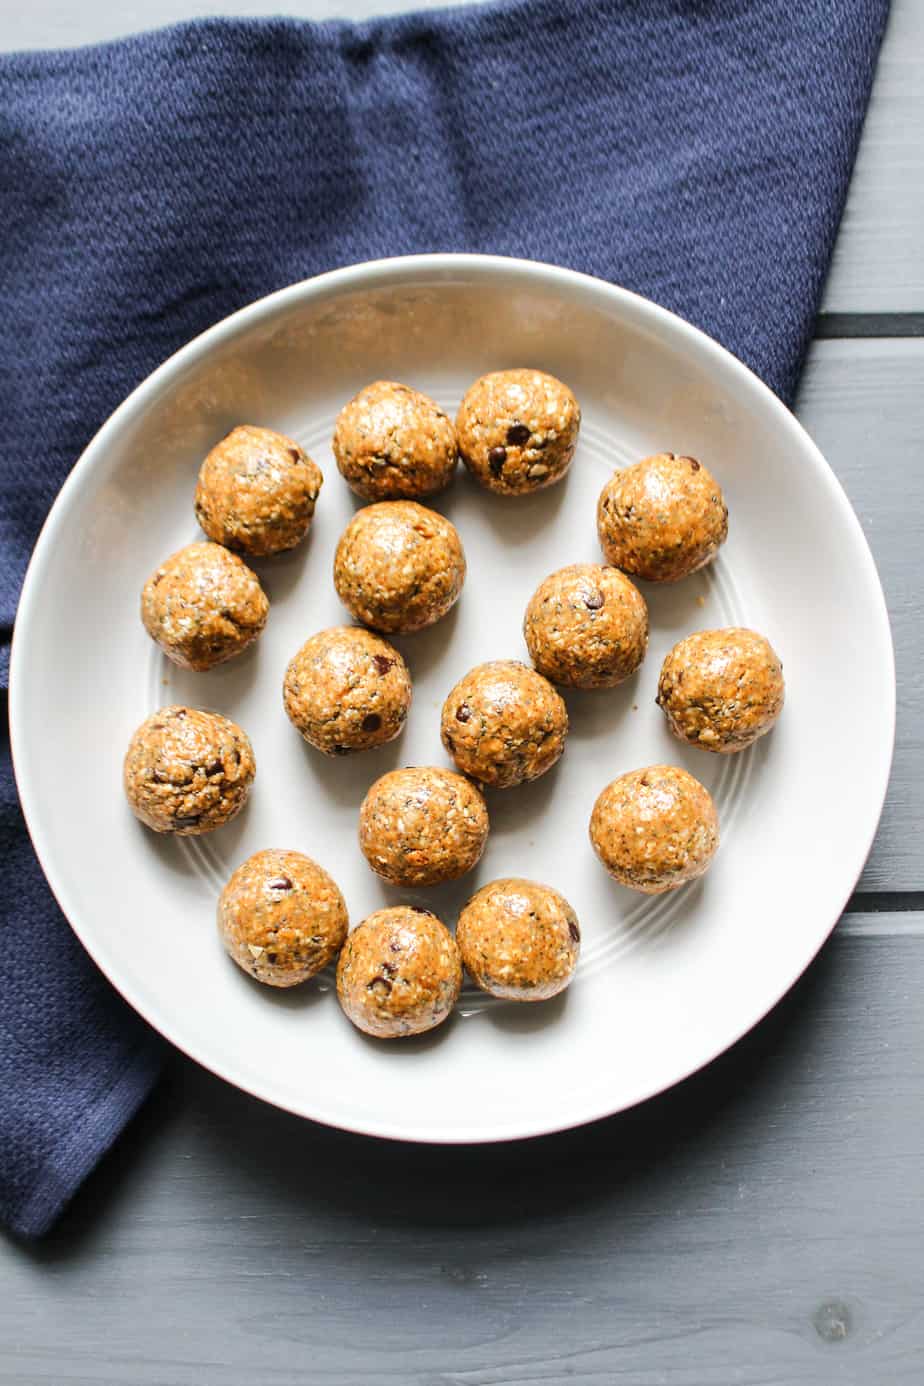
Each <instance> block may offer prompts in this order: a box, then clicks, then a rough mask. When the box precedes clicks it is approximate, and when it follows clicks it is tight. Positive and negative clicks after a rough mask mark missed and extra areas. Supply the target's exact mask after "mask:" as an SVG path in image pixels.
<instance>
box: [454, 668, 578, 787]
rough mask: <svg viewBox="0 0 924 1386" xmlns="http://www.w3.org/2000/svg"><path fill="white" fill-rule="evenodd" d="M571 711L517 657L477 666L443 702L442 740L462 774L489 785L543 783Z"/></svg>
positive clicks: (559, 751) (562, 743)
mask: <svg viewBox="0 0 924 1386" xmlns="http://www.w3.org/2000/svg"><path fill="white" fill-rule="evenodd" d="M567 734H568V710H567V708H566V707H565V704H564V702H563V701H562V699H561V697H560V695H559V694H558V693H556V691H555V689H554V688H553V687H552V685H551V684H550V683H549V682H548V680H547V679H544V678H543V677H542V675H541V674H537V673H536V671H535V669H530V668H528V667H527V666H526V665H525V664H521V663H519V661H518V660H515V659H500V660H493V661H491V662H490V663H488V664H478V665H476V666H475V668H474V669H470V670H469V672H468V673H467V674H466V675H465V677H464V678H463V679H460V680H459V682H458V683H457V684H456V686H455V688H453V690H452V692H451V693H450V694H449V696H448V698H447V699H446V701H445V703H444V704H443V715H442V718H441V721H440V736H441V737H442V741H443V745H444V746H445V747H446V750H447V751H448V752H449V754H450V755H451V756H452V758H453V760H454V761H455V763H456V765H457V766H458V768H459V769H460V770H461V771H462V772H463V774H466V775H471V777H472V779H473V780H478V781H479V783H481V784H485V785H490V786H491V788H492V789H509V788H510V786H511V785H515V784H523V783H524V781H526V780H535V779H538V777H539V776H540V775H544V774H545V772H546V770H551V768H552V766H553V765H554V764H555V762H556V761H557V760H559V759H560V757H561V754H562V752H563V751H564V749H565V737H566V736H567Z"/></svg>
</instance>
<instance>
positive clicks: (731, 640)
mask: <svg viewBox="0 0 924 1386" xmlns="http://www.w3.org/2000/svg"><path fill="white" fill-rule="evenodd" d="M784 697H785V686H784V684H783V666H782V664H781V663H780V661H779V658H778V657H777V655H776V654H775V652H774V650H773V647H772V646H771V645H770V644H769V642H768V641H767V640H765V639H764V637H763V636H762V635H758V634H757V632H756V631H753V630H746V629H741V628H736V627H731V628H730V629H728V630H700V631H697V632H696V634H695V635H688V636H687V638H686V639H685V640H681V641H680V642H679V643H678V644H676V645H675V646H674V648H673V649H672V650H671V652H670V654H669V655H668V656H667V658H666V659H665V661H664V663H663V665H662V666H661V677H660V679H659V680H658V697H657V702H658V706H659V707H661V708H662V709H663V711H664V714H665V716H666V717H667V720H668V724H669V726H670V729H671V731H672V732H673V733H674V735H675V736H677V737H679V738H680V740H681V741H687V742H689V744H690V745H691V746H700V747H702V749H703V750H704V751H718V752H720V753H721V754H726V755H728V754H731V753H732V752H734V751H743V750H744V748H745V747H746V746H751V745H752V744H753V743H754V742H755V741H756V740H757V739H758V737H761V736H763V735H765V733H766V732H768V731H770V729H771V727H772V726H773V724H774V723H775V721H776V719H777V718H778V717H779V715H780V713H781V712H782V710H783V699H784Z"/></svg>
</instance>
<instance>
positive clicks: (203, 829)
mask: <svg viewBox="0 0 924 1386" xmlns="http://www.w3.org/2000/svg"><path fill="white" fill-rule="evenodd" d="M256 770H257V766H256V762H255V761H254V757H253V748H252V746H251V744H250V741H249V739H248V737H247V734H246V733H245V732H243V731H242V730H241V728H240V727H239V726H237V725H236V724H235V723H234V722H231V721H229V719H228V718H227V717H220V716H219V715H218V713H217V712H200V711H199V710H198V709H196V708H194V707H179V706H173V707H162V708H161V709H160V711H159V712H152V713H151V716H150V717H149V718H148V719H147V721H145V722H142V724H141V726H140V727H139V728H138V730H137V731H136V732H135V734H134V736H133V737H132V739H131V741H130V742H129V744H128V750H127V752H126V754H125V763H124V766H123V782H124V785H125V795H126V797H127V799H128V802H129V804H130V806H131V810H132V813H134V815H135V817H136V818H140V819H141V822H142V823H144V824H145V826H146V827H148V828H153V830H154V832H156V833H175V834H176V835H177V836H178V837H197V836H198V835H199V834H200V833H210V832H211V831H212V829H213V828H220V827H221V826H222V824H223V823H229V822H230V821H231V819H232V818H234V817H235V816H236V815H237V814H238V813H240V811H241V809H242V808H243V807H244V805H245V803H246V802H247V796H248V794H249V793H250V786H251V785H252V783H253V777H254V775H255V774H256Z"/></svg>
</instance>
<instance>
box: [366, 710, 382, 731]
mask: <svg viewBox="0 0 924 1386" xmlns="http://www.w3.org/2000/svg"><path fill="white" fill-rule="evenodd" d="M381 725H382V719H381V717H380V716H379V714H378V713H377V712H367V713H366V715H365V717H364V718H363V731H364V732H374V731H378V729H379V727H380V726H381Z"/></svg>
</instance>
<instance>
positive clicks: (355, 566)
mask: <svg viewBox="0 0 924 1386" xmlns="http://www.w3.org/2000/svg"><path fill="white" fill-rule="evenodd" d="M464 581H465V554H464V553H463V551H462V542H461V540H460V539H459V535H458V533H457V531H456V528H455V525H452V524H450V522H449V521H448V520H447V519H445V518H444V517H443V516H442V515H438V514H437V513H436V511H435V510H427V509H425V507H424V506H422V505H417V504H416V503H415V502H414V501H382V502H380V504H378V505H367V506H366V507H365V508H364V509H362V510H357V512H356V514H355V515H354V516H353V518H352V520H351V521H350V523H349V524H348V525H347V527H346V529H345V530H344V531H343V534H342V536H341V538H340V543H339V544H338V545H337V552H336V554H335V555H334V586H335V587H336V589H337V595H338V596H339V598H340V600H341V601H342V602H343V604H344V606H346V607H348V608H349V610H350V611H351V612H352V614H353V615H354V616H355V617H356V619H357V620H358V621H362V622H364V623H365V624H366V625H367V626H372V627H373V628H374V629H375V630H382V631H385V632H386V633H388V634H391V633H396V634H402V635H410V634H411V633H412V632H413V631H417V630H424V629H425V628H426V627H427V626H432V625H433V624H434V622H436V621H438V620H439V619H440V617H441V616H445V615H446V612H447V611H449V609H450V607H452V606H453V605H454V604H455V602H456V601H457V600H458V597H459V593H460V592H461V591H462V584H463V582H464Z"/></svg>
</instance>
